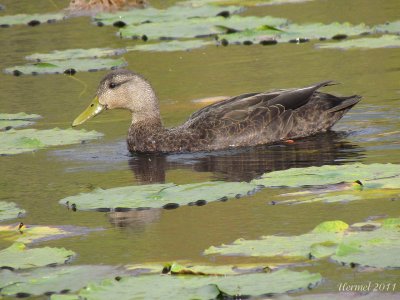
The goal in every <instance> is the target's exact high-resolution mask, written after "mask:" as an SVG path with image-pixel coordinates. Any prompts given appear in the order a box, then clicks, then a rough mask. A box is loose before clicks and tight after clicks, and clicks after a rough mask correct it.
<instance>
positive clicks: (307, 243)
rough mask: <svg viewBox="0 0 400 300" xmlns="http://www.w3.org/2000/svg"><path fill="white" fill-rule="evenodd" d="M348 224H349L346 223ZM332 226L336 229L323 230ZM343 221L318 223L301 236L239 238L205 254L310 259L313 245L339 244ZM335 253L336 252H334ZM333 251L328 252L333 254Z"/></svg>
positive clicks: (207, 250) (213, 248) (209, 249)
mask: <svg viewBox="0 0 400 300" xmlns="http://www.w3.org/2000/svg"><path fill="white" fill-rule="evenodd" d="M346 225H347V224H346ZM323 228H331V229H335V230H321V229H323ZM343 228H344V226H343V222H341V221H328V222H324V223H322V224H320V225H318V226H317V227H316V228H315V231H314V230H313V231H311V232H310V233H306V234H302V235H299V236H275V235H270V236H263V237H261V239H259V240H245V239H238V240H236V241H234V242H233V243H232V244H230V245H221V246H218V247H214V246H211V247H210V248H208V249H206V250H205V251H204V254H206V255H210V254H220V255H228V256H238V255H239V256H260V257H261V256H264V257H275V256H281V257H285V258H291V259H294V260H304V259H309V257H310V253H311V246H312V245H316V244H321V243H327V242H330V243H334V244H338V243H339V242H340V241H341V239H342V236H343V232H344V230H343ZM333 253H334V252H333ZM333 253H327V254H326V255H328V254H333Z"/></svg>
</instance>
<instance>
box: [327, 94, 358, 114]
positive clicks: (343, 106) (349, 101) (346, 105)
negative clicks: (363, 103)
mask: <svg viewBox="0 0 400 300" xmlns="http://www.w3.org/2000/svg"><path fill="white" fill-rule="evenodd" d="M361 98H362V97H361V96H359V95H353V96H349V97H343V98H342V101H341V102H340V104H338V105H335V106H334V107H332V108H330V109H328V110H327V112H328V113H335V112H339V111H343V110H349V109H350V108H352V107H353V106H354V105H356V104H357V103H358V102H360V100H361Z"/></svg>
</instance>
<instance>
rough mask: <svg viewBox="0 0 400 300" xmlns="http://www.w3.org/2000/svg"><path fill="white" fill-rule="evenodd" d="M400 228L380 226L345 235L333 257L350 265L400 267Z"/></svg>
mask: <svg viewBox="0 0 400 300" xmlns="http://www.w3.org/2000/svg"><path fill="white" fill-rule="evenodd" d="M398 253H400V230H399V229H398V228H385V227H382V228H379V229H376V230H373V231H365V232H357V233H356V234H351V235H348V236H345V237H344V239H343V241H342V242H341V243H340V244H339V245H338V247H337V249H336V253H335V255H333V256H332V259H333V260H335V261H338V262H340V263H342V264H347V265H350V266H357V265H361V266H367V267H375V268H400V256H399V255H398Z"/></svg>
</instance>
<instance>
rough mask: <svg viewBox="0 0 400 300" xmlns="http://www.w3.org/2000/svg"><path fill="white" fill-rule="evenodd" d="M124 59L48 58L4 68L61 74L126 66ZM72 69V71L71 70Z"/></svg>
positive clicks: (18, 72) (13, 72)
mask: <svg viewBox="0 0 400 300" xmlns="http://www.w3.org/2000/svg"><path fill="white" fill-rule="evenodd" d="M126 65H127V63H126V61H125V60H124V59H122V58H121V59H111V58H97V59H90V58H81V59H67V60H48V61H46V62H38V63H32V64H26V65H22V66H15V67H11V68H7V69H5V70H4V72H5V73H6V74H10V75H15V76H20V75H38V74H62V73H68V72H69V73H74V74H75V73H76V72H87V71H89V72H94V71H100V70H109V69H117V68H121V67H124V66H126ZM71 70H74V72H71Z"/></svg>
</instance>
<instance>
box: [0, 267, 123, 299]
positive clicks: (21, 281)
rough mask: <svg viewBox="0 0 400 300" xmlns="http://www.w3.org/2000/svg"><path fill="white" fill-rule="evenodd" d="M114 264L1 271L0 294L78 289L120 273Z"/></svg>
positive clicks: (37, 294) (10, 294)
mask: <svg viewBox="0 0 400 300" xmlns="http://www.w3.org/2000/svg"><path fill="white" fill-rule="evenodd" d="M121 273H122V272H121V271H120V270H118V269H116V268H115V267H111V266H59V267H51V268H37V269H32V270H24V271H19V272H13V271H10V270H2V271H0V289H1V291H0V294H1V295H4V296H15V295H22V294H24V295H27V296H28V295H30V296H40V295H45V294H46V295H49V294H51V293H61V292H64V293H65V292H66V291H68V292H75V291H78V290H80V289H81V288H83V287H84V286H86V285H87V284H88V283H89V282H91V283H96V282H100V281H101V280H103V279H105V278H108V277H114V276H116V275H121Z"/></svg>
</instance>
